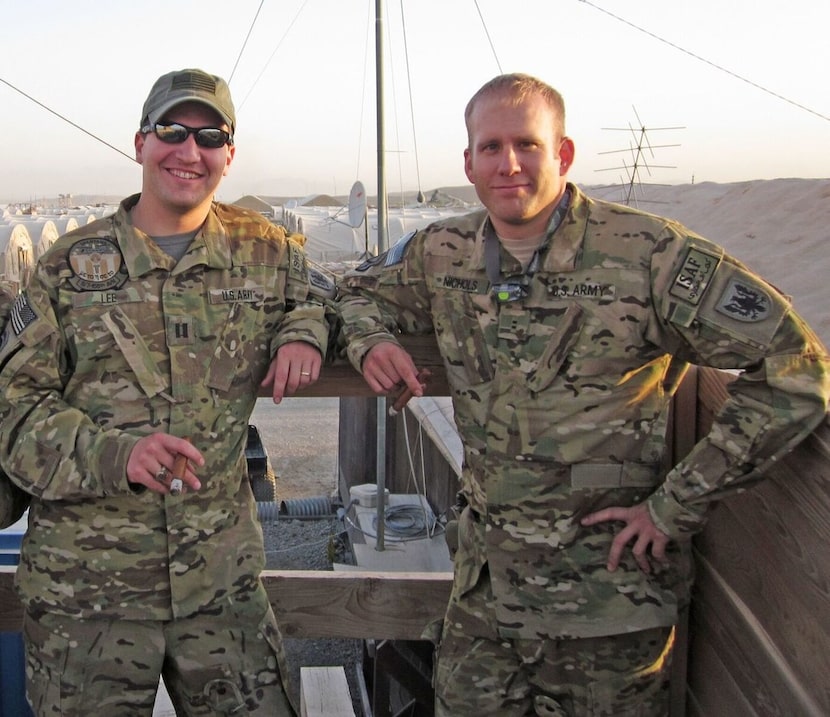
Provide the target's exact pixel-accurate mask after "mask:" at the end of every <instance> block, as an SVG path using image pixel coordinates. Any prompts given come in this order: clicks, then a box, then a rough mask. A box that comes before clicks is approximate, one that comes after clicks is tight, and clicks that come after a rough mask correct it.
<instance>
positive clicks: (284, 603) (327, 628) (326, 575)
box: [0, 565, 452, 640]
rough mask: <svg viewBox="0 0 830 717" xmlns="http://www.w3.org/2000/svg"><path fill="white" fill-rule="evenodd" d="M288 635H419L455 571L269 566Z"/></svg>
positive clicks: (444, 598) (1, 571) (9, 569)
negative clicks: (335, 569)
mask: <svg viewBox="0 0 830 717" xmlns="http://www.w3.org/2000/svg"><path fill="white" fill-rule="evenodd" d="M14 571H15V566H13V565H0V632H2V631H10V632H17V631H19V630H20V626H21V624H22V620H23V606H22V605H21V603H20V600H19V599H18V597H17V594H16V593H15V592H14V589H13V586H12V580H13V577H14ZM262 579H263V582H264V583H265V588H266V590H267V591H268V597H269V599H270V600H271V604H272V605H273V606H274V612H275V613H276V616H277V621H278V622H279V625H280V629H281V630H282V632H283V635H284V636H285V637H287V638H321V637H327V638H328V637H334V638H341V637H342V638H354V639H368V638H376V639H386V640H418V639H420V638H421V634H422V633H423V631H424V629H425V628H426V627H427V625H429V624H430V623H431V622H433V621H434V620H438V619H441V618H442V617H443V616H444V609H445V608H446V605H447V602H448V601H449V596H450V588H451V586H452V573H448V572H441V573H388V572H375V571H362V570H349V571H347V572H342V573H341V572H330V571H326V570H266V571H264V572H263V574H262Z"/></svg>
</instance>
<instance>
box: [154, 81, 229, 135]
mask: <svg viewBox="0 0 830 717" xmlns="http://www.w3.org/2000/svg"><path fill="white" fill-rule="evenodd" d="M182 102H201V103H202V104H203V105H207V106H208V107H210V108H211V109H213V110H215V111H216V112H218V113H219V115H220V116H221V117H222V119H223V120H224V121H225V123H226V124H227V125H228V127H230V128H231V134H233V133H234V131H235V129H236V112H235V111H234V108H233V101H232V100H231V91H230V88H229V87H228V83H227V82H225V80H223V79H222V78H221V77H217V76H216V75H211V74H208V73H207V72H205V71H204V70H198V69H188V70H176V71H175V72H168V73H167V74H166V75H162V76H161V77H159V78H158V79H157V80H156V82H155V84H154V85H153V88H152V89H151V90H150V94H149V95H148V96H147V99H146V100H145V102H144V108H143V109H142V110H141V122H140V124H141V125H142V126H143V125H145V124H151V125H154V124H156V122H158V121H159V120H160V119H161V118H162V117H163V116H164V113H165V112H168V111H169V110H171V109H172V108H173V107H175V106H176V105H180V104H181V103H182Z"/></svg>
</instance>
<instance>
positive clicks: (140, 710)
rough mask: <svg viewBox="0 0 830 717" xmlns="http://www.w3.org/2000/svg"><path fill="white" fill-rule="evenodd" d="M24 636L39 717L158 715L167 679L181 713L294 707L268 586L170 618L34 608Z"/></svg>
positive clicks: (279, 712)
mask: <svg viewBox="0 0 830 717" xmlns="http://www.w3.org/2000/svg"><path fill="white" fill-rule="evenodd" d="M23 638H24V644H25V650H26V692H27V699H28V701H29V704H30V705H31V706H32V709H33V710H34V713H35V715H36V716H37V717H47V716H48V717H57V716H58V715H60V716H61V717H90V716H91V715H106V717H151V715H152V714H153V705H154V702H155V698H156V692H157V690H158V685H159V678H160V677H163V679H164V683H165V687H166V688H167V692H168V694H169V695H170V699H171V701H172V703H173V705H174V707H175V709H176V714H177V715H178V716H179V717H184V716H186V717H196V716H197V715H211V716H214V715H215V716H217V717H218V716H219V715H231V714H233V715H263V716H264V715H269V717H277V716H279V717H283V716H291V715H294V714H295V712H294V710H293V709H292V707H291V705H290V703H289V701H288V698H287V697H286V691H287V686H284V684H283V680H282V679H281V678H282V677H285V676H287V675H288V673H287V671H286V661H285V654H284V652H283V647H282V639H281V635H280V633H279V629H278V627H277V623H276V620H275V618H274V614H273V611H272V610H271V606H270V604H268V601H267V597H266V596H265V592H264V590H263V589H262V588H260V590H259V591H258V593H257V594H256V596H255V599H252V600H249V601H247V602H241V603H240V602H237V601H234V602H233V603H232V604H225V605H223V606H221V608H219V609H217V610H215V611H211V612H210V614H198V615H195V616H192V617H189V618H184V619H176V620H172V621H169V622H156V621H151V620H123V619H119V618H114V619H112V618H101V619H87V620H81V619H77V618H72V617H68V616H64V615H58V614H54V613H38V614H31V613H27V614H26V617H25V620H24V625H23Z"/></svg>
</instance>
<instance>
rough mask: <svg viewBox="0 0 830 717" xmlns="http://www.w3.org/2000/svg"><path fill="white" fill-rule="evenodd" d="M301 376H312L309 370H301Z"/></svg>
mask: <svg viewBox="0 0 830 717" xmlns="http://www.w3.org/2000/svg"><path fill="white" fill-rule="evenodd" d="M300 376H311V374H310V373H309V372H308V371H300Z"/></svg>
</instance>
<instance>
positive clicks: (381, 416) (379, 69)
mask: <svg viewBox="0 0 830 717" xmlns="http://www.w3.org/2000/svg"><path fill="white" fill-rule="evenodd" d="M375 98H376V102H375V103H376V105H377V155H378V156H377V163H378V255H380V254H383V252H385V251H386V249H387V248H388V241H387V237H386V235H387V232H386V209H387V206H386V163H385V152H384V148H385V143H384V128H383V0H375ZM376 433H377V449H376V453H375V455H376V462H377V465H376V467H375V470H376V480H377V494H378V502H377V509H378V512H377V543H376V545H375V550H384V540H385V532H386V399H385V398H384V397H383V396H379V397H378V398H377V431H376Z"/></svg>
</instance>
